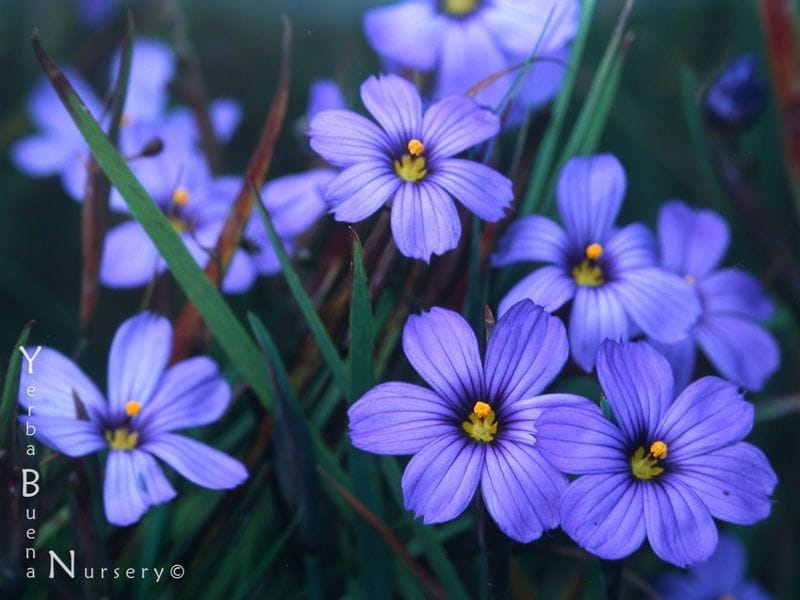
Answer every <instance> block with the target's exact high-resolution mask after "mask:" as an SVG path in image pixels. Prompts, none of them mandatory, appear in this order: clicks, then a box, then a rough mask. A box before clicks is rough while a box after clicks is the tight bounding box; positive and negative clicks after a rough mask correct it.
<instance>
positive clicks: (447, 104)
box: [422, 96, 500, 161]
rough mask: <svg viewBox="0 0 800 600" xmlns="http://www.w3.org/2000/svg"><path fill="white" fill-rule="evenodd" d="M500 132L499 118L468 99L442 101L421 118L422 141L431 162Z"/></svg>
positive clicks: (453, 154) (455, 98) (465, 148)
mask: <svg viewBox="0 0 800 600" xmlns="http://www.w3.org/2000/svg"><path fill="white" fill-rule="evenodd" d="M498 133H500V119H499V118H498V116H497V115H496V114H494V113H493V112H492V111H490V110H487V109H486V108H483V107H482V106H480V105H479V104H478V103H477V102H475V100H474V98H470V97H467V96H448V97H447V98H444V99H442V100H439V102H437V103H436V104H434V105H433V106H431V107H430V108H429V109H428V110H426V111H425V115H424V116H423V117H422V141H423V143H424V144H425V148H426V150H427V152H428V155H429V156H430V159H431V161H434V160H436V159H440V158H446V157H449V156H455V155H456V154H458V153H459V152H463V151H464V150H467V149H469V148H472V147H473V146H474V145H476V144H479V143H481V142H484V141H486V140H488V139H489V138H491V137H494V136H495V135H497V134H498Z"/></svg>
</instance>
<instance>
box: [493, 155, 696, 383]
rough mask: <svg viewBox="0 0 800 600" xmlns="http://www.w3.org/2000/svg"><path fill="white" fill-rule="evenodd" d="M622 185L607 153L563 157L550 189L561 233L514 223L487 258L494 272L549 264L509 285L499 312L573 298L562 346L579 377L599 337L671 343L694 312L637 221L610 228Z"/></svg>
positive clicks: (551, 307) (548, 226)
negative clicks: (638, 334)
mask: <svg viewBox="0 0 800 600" xmlns="http://www.w3.org/2000/svg"><path fill="white" fill-rule="evenodd" d="M625 185H626V182H625V172H624V171H623V169H622V165H620V163H619V161H618V160H617V159H616V158H615V157H614V156H612V155H610V154H602V155H598V156H588V157H576V158H573V159H571V160H570V161H569V162H568V163H567V164H566V165H565V166H564V170H563V171H562V172H561V177H560V178H559V181H558V188H557V190H556V200H557V205H558V213H559V215H560V216H561V220H562V221H563V223H564V228H563V229H562V228H561V227H560V226H559V225H557V224H556V223H554V222H553V221H551V220H550V219H548V218H547V217H543V216H538V215H536V216H531V217H525V218H523V219H520V220H518V221H517V222H515V223H513V224H512V225H511V226H510V227H509V229H508V231H507V232H506V234H505V236H504V237H503V239H502V240H501V241H500V243H499V245H498V249H497V252H496V253H495V254H494V256H493V257H492V264H493V265H494V266H503V265H507V264H510V263H513V262H518V261H536V262H544V263H550V264H548V265H547V266H544V267H541V268H539V269H537V270H535V271H534V272H533V273H531V274H530V275H528V276H527V277H525V278H523V279H522V280H521V281H520V282H519V283H517V284H516V285H515V286H514V287H513V288H512V289H511V290H510V291H509V292H508V294H506V296H505V297H504V298H503V300H502V301H501V302H500V308H499V314H501V315H502V314H503V313H504V312H505V311H506V310H508V308H509V307H511V306H513V305H514V304H515V303H516V302H518V301H519V300H520V299H522V298H530V299H531V300H533V301H534V302H535V303H536V304H539V305H541V306H543V307H544V308H545V310H547V311H550V312H552V311H555V310H557V309H558V308H560V307H561V306H562V305H564V304H565V303H566V302H568V301H569V300H573V302H572V309H571V311H570V317H569V338H570V347H571V348H572V356H573V358H574V359H575V362H577V363H578V365H580V366H581V367H582V368H583V369H585V370H586V371H591V370H592V368H593V367H594V362H595V355H596V353H597V347H598V345H599V344H600V342H602V341H603V340H604V339H606V338H611V339H615V340H627V339H628V338H629V337H630V336H631V335H632V334H633V333H634V332H635V331H636V330H637V328H639V329H641V330H642V331H644V332H645V333H646V334H647V335H649V336H651V337H653V338H655V339H659V340H662V341H665V342H676V341H678V340H680V339H682V338H683V337H685V336H686V332H687V331H688V330H689V327H690V326H691V325H692V323H694V321H695V320H696V319H697V316H698V314H699V313H700V305H699V303H698V301H697V298H696V295H695V294H694V291H693V290H692V289H691V286H690V285H689V284H688V283H687V282H686V281H685V280H683V279H681V278H680V277H678V276H676V275H674V274H673V273H669V272H667V271H665V270H663V269H661V268H659V267H658V264H657V260H656V252H655V240H654V239H653V236H652V234H651V233H650V231H649V230H648V229H647V228H646V227H644V226H643V225H640V224H638V223H636V224H633V225H628V226H626V227H623V228H621V229H618V228H616V227H614V220H615V219H616V217H617V213H618V212H619V209H620V206H621V204H622V198H623V196H624V195H625Z"/></svg>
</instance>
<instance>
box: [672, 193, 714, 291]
mask: <svg viewBox="0 0 800 600" xmlns="http://www.w3.org/2000/svg"><path fill="white" fill-rule="evenodd" d="M728 237H729V234H728V226H727V224H726V223H725V221H723V220H722V218H721V217H720V216H719V215H718V214H717V213H715V212H713V211H710V210H694V209H692V208H690V207H689V206H688V205H687V204H686V203H684V202H680V201H672V202H667V203H666V204H664V206H663V207H662V208H661V211H660V212H659V214H658V241H659V243H660V245H661V261H662V264H663V265H664V267H666V268H667V269H669V270H670V271H672V272H673V273H677V274H678V275H680V276H682V277H683V276H685V275H691V276H692V277H694V278H696V279H700V278H702V277H703V276H704V275H706V274H708V273H709V272H710V271H711V270H712V269H713V268H714V267H716V266H717V265H718V264H719V261H720V260H722V257H723V255H724V254H725V250H726V248H727V247H728Z"/></svg>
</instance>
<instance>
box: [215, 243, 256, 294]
mask: <svg viewBox="0 0 800 600" xmlns="http://www.w3.org/2000/svg"><path fill="white" fill-rule="evenodd" d="M256 275H257V271H256V265H255V264H254V263H253V260H252V259H251V258H250V256H249V255H248V254H247V252H245V251H243V250H236V251H234V253H233V256H232V257H231V262H230V264H229V265H228V270H227V271H225V277H224V278H223V279H222V291H223V292H225V293H226V294H241V293H243V292H246V291H247V290H249V289H250V288H251V287H253V284H254V283H255V281H256Z"/></svg>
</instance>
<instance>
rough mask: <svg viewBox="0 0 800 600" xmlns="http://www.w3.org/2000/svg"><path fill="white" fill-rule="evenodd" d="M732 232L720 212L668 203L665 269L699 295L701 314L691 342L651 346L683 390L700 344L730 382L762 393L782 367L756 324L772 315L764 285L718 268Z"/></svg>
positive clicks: (663, 229) (662, 237)
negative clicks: (656, 350)
mask: <svg viewBox="0 0 800 600" xmlns="http://www.w3.org/2000/svg"><path fill="white" fill-rule="evenodd" d="M728 236H729V233H728V226H727V224H726V223H725V221H724V220H723V219H722V218H721V217H720V216H719V215H718V214H717V213H715V212H713V211H710V210H693V209H691V208H690V207H689V206H687V205H686V204H684V203H683V202H680V201H673V202H668V203H666V204H665V205H664V206H663V207H662V209H661V212H660V213H659V216H658V239H659V244H660V246H661V262H662V265H663V266H664V268H666V269H668V270H670V271H672V272H673V273H676V274H677V275H679V276H681V277H683V278H684V279H686V280H687V281H688V282H689V283H690V284H691V285H692V286H693V287H694V289H695V291H696V293H697V295H698V298H699V299H700V306H701V307H702V312H701V314H700V318H699V319H698V321H697V323H696V324H695V325H694V327H693V328H692V329H691V331H690V334H689V336H688V337H686V338H684V339H683V340H681V341H679V342H678V343H676V344H665V343H662V342H657V341H652V342H651V343H652V344H653V345H654V346H655V347H656V348H657V349H658V350H660V351H661V352H662V353H664V355H665V356H666V357H667V359H668V360H669V361H670V364H671V365H672V369H673V371H674V372H675V382H676V386H677V388H678V389H683V387H684V386H685V385H686V384H687V383H688V382H689V378H690V377H691V375H692V371H693V370H694V365H695V354H696V352H695V344H697V345H698V346H700V348H701V349H702V350H703V352H704V353H705V355H706V356H707V357H708V360H709V361H711V364H712V365H714V367H715V368H716V369H717V371H719V372H720V373H721V374H722V375H723V376H724V377H725V378H726V379H729V380H730V381H732V382H734V383H735V384H737V385H740V386H741V387H743V388H745V389H748V390H759V389H761V387H763V385H764V380H765V379H766V378H767V377H769V376H770V375H771V374H772V373H773V372H774V371H775V369H777V368H778V365H779V363H780V350H779V348H778V343H777V342H776V341H775V338H773V337H772V336H771V335H770V334H769V333H768V332H766V331H765V330H764V329H762V328H761V327H760V326H758V325H757V324H756V321H759V320H763V319H767V318H769V317H770V316H771V315H772V303H771V302H770V301H769V300H768V299H767V298H766V297H765V296H764V293H763V291H762V289H761V285H760V284H759V283H758V281H757V280H756V279H755V278H754V277H753V276H751V275H749V274H747V273H745V272H744V271H742V270H741V269H737V268H726V269H719V270H715V269H716V267H718V266H719V263H720V261H721V260H722V257H723V256H724V255H725V250H726V249H727V247H728Z"/></svg>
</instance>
